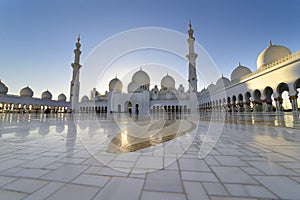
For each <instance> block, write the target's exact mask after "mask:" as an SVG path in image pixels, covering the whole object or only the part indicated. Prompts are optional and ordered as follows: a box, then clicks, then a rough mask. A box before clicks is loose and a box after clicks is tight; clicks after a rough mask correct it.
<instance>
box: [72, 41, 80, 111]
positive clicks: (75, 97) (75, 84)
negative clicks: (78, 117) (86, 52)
mask: <svg viewBox="0 0 300 200" xmlns="http://www.w3.org/2000/svg"><path fill="white" fill-rule="evenodd" d="M80 47H81V44H80V36H78V38H77V43H76V49H74V54H75V57H74V63H72V64H71V66H72V68H73V76H72V80H71V88H70V102H71V106H72V110H78V102H79V87H80V83H79V70H80V68H81V65H80V64H79V63H80V54H81V51H80Z"/></svg>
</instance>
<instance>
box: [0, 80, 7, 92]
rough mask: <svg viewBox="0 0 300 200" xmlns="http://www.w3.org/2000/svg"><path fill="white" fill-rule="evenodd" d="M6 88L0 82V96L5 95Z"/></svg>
mask: <svg viewBox="0 0 300 200" xmlns="http://www.w3.org/2000/svg"><path fill="white" fill-rule="evenodd" d="M7 92H8V87H7V86H6V85H5V84H4V83H2V82H1V80H0V94H7Z"/></svg>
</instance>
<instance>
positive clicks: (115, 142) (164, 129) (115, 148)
mask: <svg viewBox="0 0 300 200" xmlns="http://www.w3.org/2000/svg"><path fill="white" fill-rule="evenodd" d="M195 128H196V125H195V124H194V123H193V122H190V121H187V120H175V119H167V120H155V121H154V122H152V123H151V124H150V125H149V126H148V127H139V126H138V127H134V128H127V129H124V130H121V132H120V134H118V135H117V136H115V137H114V138H113V139H112V140H111V143H110V144H109V145H108V148H107V152H108V153H128V152H133V151H137V150H140V149H144V148H147V147H150V146H155V145H157V144H161V143H164V142H167V141H169V140H172V139H174V138H176V137H180V136H182V135H184V134H186V133H189V132H191V131H192V130H194V129H195Z"/></svg>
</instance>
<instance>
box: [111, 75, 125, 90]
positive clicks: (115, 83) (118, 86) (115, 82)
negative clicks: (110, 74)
mask: <svg viewBox="0 0 300 200" xmlns="http://www.w3.org/2000/svg"><path fill="white" fill-rule="evenodd" d="M122 90H123V84H122V82H121V81H120V80H119V79H118V78H114V79H112V80H111V81H110V82H109V91H110V92H112V91H117V92H120V93H121V92H122Z"/></svg>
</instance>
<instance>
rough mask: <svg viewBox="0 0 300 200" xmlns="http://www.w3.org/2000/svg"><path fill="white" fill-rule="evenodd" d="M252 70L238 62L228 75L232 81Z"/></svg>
mask: <svg viewBox="0 0 300 200" xmlns="http://www.w3.org/2000/svg"><path fill="white" fill-rule="evenodd" d="M251 73H252V71H251V70H250V69H249V68H248V67H245V66H242V65H241V64H240V63H239V66H237V67H236V68H235V69H234V70H233V71H232V73H231V75H230V79H231V81H234V80H238V79H240V78H241V77H243V76H246V75H248V74H251Z"/></svg>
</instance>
